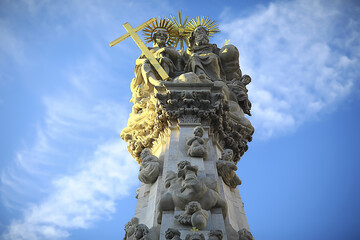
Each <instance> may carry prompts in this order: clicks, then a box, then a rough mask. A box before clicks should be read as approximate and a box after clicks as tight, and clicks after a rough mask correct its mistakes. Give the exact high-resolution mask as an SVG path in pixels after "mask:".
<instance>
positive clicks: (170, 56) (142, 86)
mask: <svg viewBox="0 0 360 240" xmlns="http://www.w3.org/2000/svg"><path fill="white" fill-rule="evenodd" d="M162 22H163V21H162V20H160V21H159V22H158V25H157V27H155V28H151V29H150V30H151V31H150V32H151V34H150V36H149V41H152V43H153V46H152V47H149V51H150V53H152V54H153V56H154V57H155V58H156V59H157V61H158V62H159V63H160V65H161V66H162V68H163V69H164V70H165V72H166V73H167V74H168V75H169V77H170V78H171V77H173V76H174V75H175V73H176V69H177V68H176V67H175V66H176V65H177V62H178V59H179V58H180V56H179V53H178V52H177V51H176V49H175V48H174V47H171V46H167V45H169V39H170V33H171V31H170V30H171V29H169V28H166V26H165V27H162V26H161V23H162ZM165 23H166V21H165ZM159 24H160V25H159ZM165 25H166V24H165ZM165 80H169V79H165ZM162 82H163V79H161V77H160V76H159V74H158V72H157V71H156V70H155V68H154V66H152V64H151V63H150V61H149V60H148V59H147V58H146V57H145V55H144V54H142V55H141V56H140V57H139V58H138V59H137V60H136V66H135V78H133V80H132V82H131V84H130V88H131V92H132V93H133V96H132V98H131V100H130V101H131V102H133V103H134V107H133V111H132V113H130V117H129V120H128V125H127V127H126V128H124V129H123V130H122V132H121V138H122V139H123V140H125V141H126V142H128V143H129V146H128V149H129V151H130V153H131V155H132V156H133V157H134V158H135V159H136V161H137V162H139V163H140V162H141V161H140V159H139V157H140V153H141V151H142V150H143V149H144V148H151V147H152V144H153V142H154V141H155V138H156V136H158V135H159V133H160V131H161V130H159V129H160V128H158V127H157V126H155V122H156V117H157V114H156V112H155V109H156V98H155V95H154V94H155V89H154V86H159V85H161V84H162Z"/></svg>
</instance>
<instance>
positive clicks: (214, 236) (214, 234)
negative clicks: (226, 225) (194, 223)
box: [208, 230, 223, 240]
mask: <svg viewBox="0 0 360 240" xmlns="http://www.w3.org/2000/svg"><path fill="white" fill-rule="evenodd" d="M208 239H209V240H222V239H223V233H222V231H221V230H211V231H210V232H209V238H208Z"/></svg>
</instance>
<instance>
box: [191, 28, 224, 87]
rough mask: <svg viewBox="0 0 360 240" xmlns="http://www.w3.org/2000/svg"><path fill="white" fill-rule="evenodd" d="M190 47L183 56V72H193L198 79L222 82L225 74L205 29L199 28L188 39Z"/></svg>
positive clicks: (215, 48) (217, 50)
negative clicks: (184, 60) (184, 59)
mask: <svg viewBox="0 0 360 240" xmlns="http://www.w3.org/2000/svg"><path fill="white" fill-rule="evenodd" d="M189 43H190V46H189V48H188V50H187V54H186V55H185V57H186V58H187V59H186V65H185V72H193V73H195V74H196V75H198V76H199V78H200V79H207V80H209V81H212V82H214V81H224V80H225V74H224V71H223V69H222V66H221V64H220V58H219V48H218V47H217V46H216V44H209V33H208V30H207V28H206V27H203V26H199V27H197V28H195V30H194V31H193V32H192V33H191V35H190V37H189Z"/></svg>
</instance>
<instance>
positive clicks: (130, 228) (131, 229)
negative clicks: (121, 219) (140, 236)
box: [124, 217, 139, 240]
mask: <svg viewBox="0 0 360 240" xmlns="http://www.w3.org/2000/svg"><path fill="white" fill-rule="evenodd" d="M138 224H139V219H138V218H137V217H133V218H132V219H131V220H130V221H129V222H128V223H126V224H125V236H124V240H127V239H131V237H132V236H133V235H134V233H135V228H136V226H137V225H138Z"/></svg>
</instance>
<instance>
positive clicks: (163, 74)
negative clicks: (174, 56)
mask: <svg viewBox="0 0 360 240" xmlns="http://www.w3.org/2000/svg"><path fill="white" fill-rule="evenodd" d="M154 21H155V18H152V19H150V20H148V21H146V22H145V23H143V24H141V25H140V26H138V27H137V28H132V27H131V26H130V24H129V23H125V24H124V25H123V26H124V28H125V29H126V31H127V33H126V34H124V35H123V36H121V37H119V38H118V39H116V40H114V41H112V42H111V43H110V46H111V47H112V46H114V45H116V44H118V43H119V42H121V41H123V40H124V39H126V38H128V37H129V36H131V37H132V39H133V40H134V42H135V43H136V45H138V47H139V48H140V50H141V51H142V52H143V53H144V54H145V57H146V58H147V59H148V60H149V61H150V63H151V65H153V67H154V68H155V70H156V71H157V72H158V73H159V75H160V77H161V79H162V80H167V79H169V75H168V74H167V73H166V72H165V70H164V68H163V67H162V66H161V65H160V63H159V62H158V61H157V60H156V58H155V57H154V55H153V54H152V53H151V52H150V51H149V49H148V48H147V47H146V45H145V44H144V42H143V41H142V40H141V39H140V37H139V36H138V35H137V34H136V32H138V31H139V30H141V29H142V28H144V27H146V26H147V25H149V24H151V23H152V22H154Z"/></svg>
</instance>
